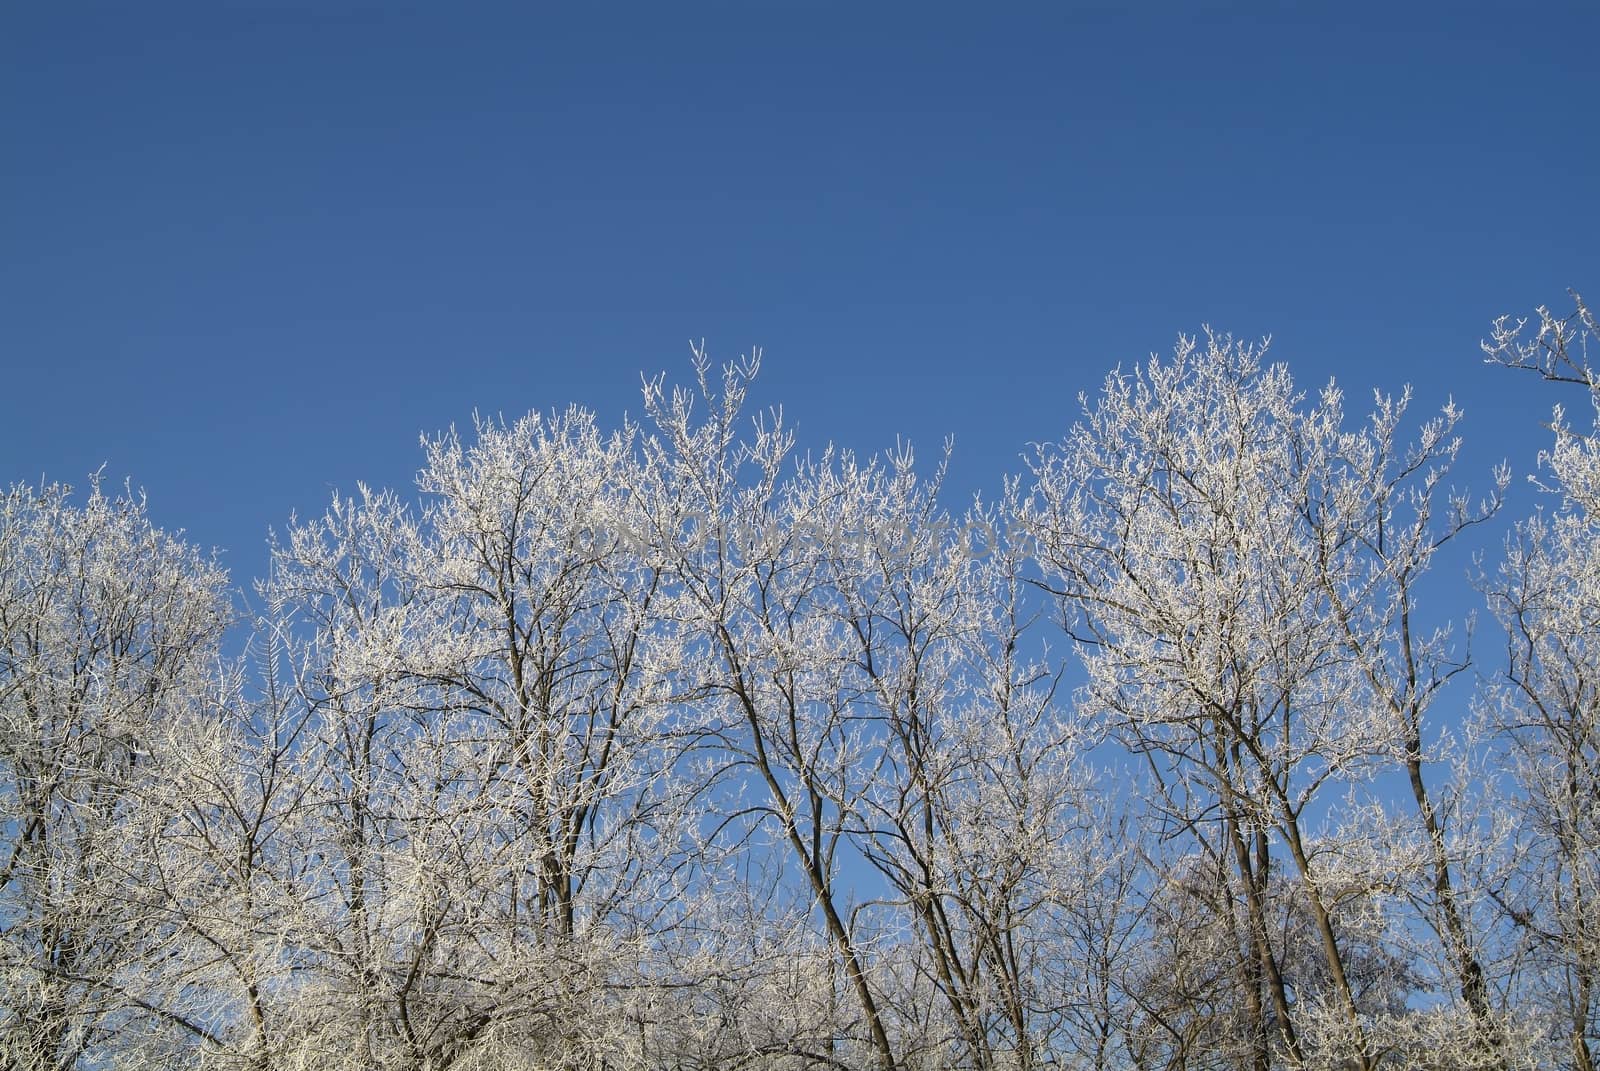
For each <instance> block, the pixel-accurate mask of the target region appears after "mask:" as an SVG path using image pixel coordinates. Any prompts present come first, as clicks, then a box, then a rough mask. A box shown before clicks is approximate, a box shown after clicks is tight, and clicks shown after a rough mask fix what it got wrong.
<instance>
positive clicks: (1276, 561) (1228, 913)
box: [1027, 335, 1497, 1068]
mask: <svg viewBox="0 0 1600 1071" xmlns="http://www.w3.org/2000/svg"><path fill="white" fill-rule="evenodd" d="M1261 358H1262V351H1261V350H1260V349H1259V348H1256V347H1251V346H1245V345H1241V344H1238V343H1235V342H1234V341H1233V340H1231V339H1228V338H1218V337H1216V336H1212V335H1208V336H1207V338H1206V340H1205V342H1204V344H1203V345H1202V344H1201V343H1199V342H1197V341H1196V340H1194V339H1182V340H1180V343H1179V345H1178V348H1177V351H1176V353H1175V355H1174V357H1173V359H1172V360H1171V361H1170V362H1161V361H1159V360H1156V359H1152V360H1151V362H1150V363H1149V364H1148V365H1147V366H1145V367H1144V368H1142V369H1140V370H1138V371H1137V372H1135V373H1133V374H1128V375H1124V374H1114V375H1113V376H1111V377H1110V378H1109V379H1108V380H1107V382H1106V386H1105V390H1104V393H1103V395H1102V397H1101V398H1100V400H1099V401H1098V403H1097V404H1095V405H1093V406H1090V405H1088V403H1085V417H1084V420H1083V421H1082V423H1080V424H1079V425H1078V426H1077V427H1076V428H1075V429H1073V431H1072V432H1071V433H1070V434H1069V436H1068V438H1067V440H1066V441H1065V442H1064V443H1063V444H1061V445H1060V446H1059V447H1055V448H1046V449H1044V450H1041V452H1040V454H1039V457H1038V459H1037V461H1036V463H1035V466H1034V472H1035V476H1036V483H1035V491H1034V497H1033V499H1032V500H1031V502H1030V504H1029V508H1028V513H1027V518H1028V524H1029V525H1030V527H1031V530H1032V531H1033V533H1034V534H1035V537H1036V538H1037V540H1038V545H1039V554H1040V558H1041V561H1042V562H1043V564H1044V565H1045V567H1046V570H1047V573H1048V577H1049V581H1048V586H1049V589H1050V590H1051V591H1052V592H1053V593H1054V594H1055V595H1056V596H1057V597H1058V598H1059V599H1060V600H1061V603H1062V608H1063V615H1064V618H1065V621H1066V625H1067V628H1068V630H1069V633H1070V634H1071V635H1072V637H1073V638H1074V640H1075V641H1076V642H1077V643H1078V645H1079V648H1080V650H1081V651H1082V652H1083V657H1084V660H1085V666H1086V669H1087V672H1088V685H1087V689H1086V697H1087V701H1088V702H1089V703H1091V704H1092V705H1093V706H1095V707H1096V708H1099V709H1103V710H1105V711H1107V712H1108V713H1109V714H1111V715H1112V716H1113V717H1114V718H1115V719H1116V721H1117V724H1118V726H1119V727H1120V731H1121V737H1122V739H1123V740H1124V742H1125V743H1126V745H1127V746H1128V747H1129V748H1130V749H1131V750H1132V751H1133V752H1134V753H1136V754H1138V755H1141V756H1143V757H1144V758H1145V759H1146V760H1147V761H1148V763H1149V768H1150V771H1151V777H1152V784H1153V786H1154V790H1153V796H1152V803H1153V806H1154V808H1155V815H1156V821H1158V822H1159V823H1160V826H1161V832H1162V834H1163V836H1171V835H1175V834H1180V833H1181V834H1184V835H1188V836H1192V837H1193V838H1194V841H1195V843H1196V845H1197V847H1198V848H1199V850H1200V851H1201V852H1202V854H1203V857H1204V858H1206V859H1207V860H1208V861H1209V862H1208V863H1207V865H1206V866H1204V867H1202V868H1200V872H1205V873H1210V874H1212V875H1214V876H1216V878H1217V880H1219V881H1221V882H1223V883H1224V885H1223V888H1222V889H1220V890H1219V893H1220V894H1221V895H1220V897H1219V898H1218V899H1217V900H1215V901H1213V902H1214V904H1215V905H1216V910H1217V912H1218V916H1219V917H1220V918H1221V919H1223V920H1224V921H1227V920H1230V919H1232V918H1233V917H1234V912H1233V909H1232V908H1229V909H1228V910H1224V909H1223V907H1224V905H1238V908H1237V910H1238V915H1237V920H1238V923H1237V924H1238V926H1239V927H1240V930H1241V933H1242V937H1243V941H1242V944H1236V945H1235V946H1234V947H1241V948H1242V949H1244V952H1243V953H1242V955H1241V956H1240V958H1239V961H1238V964H1237V972H1236V973H1237V978H1238V984H1239V986H1240V992H1241V995H1242V999H1243V1001H1244V1003H1245V1006H1246V1008H1247V1016H1246V1021H1247V1022H1248V1023H1249V1024H1251V1025H1250V1027H1249V1028H1248V1033H1249V1036H1251V1037H1252V1038H1254V1044H1255V1050H1254V1054H1253V1057H1252V1063H1253V1065H1254V1066H1255V1067H1257V1068H1265V1067H1267V1066H1269V1065H1270V1064H1271V1063H1272V1062H1273V1060H1274V1059H1275V1055H1274V1054H1275V1052H1276V1053H1279V1054H1281V1055H1282V1057H1283V1058H1285V1059H1287V1060H1288V1061H1289V1062H1290V1063H1291V1064H1296V1065H1298V1064H1301V1063H1303V1062H1304V1061H1306V1060H1307V1059H1310V1058H1311V1056H1312V1055H1313V1054H1314V1053H1322V1052H1324V1051H1327V1050H1329V1047H1330V1046H1331V1047H1332V1049H1333V1050H1336V1052H1337V1055H1338V1056H1339V1058H1342V1059H1347V1060H1350V1061H1352V1062H1353V1063H1354V1065H1355V1066H1358V1067H1362V1068H1367V1067H1372V1066H1374V1065H1375V1064H1376V1063H1377V1061H1378V1059H1379V1057H1380V1054H1381V1053H1382V1052H1383V1051H1384V1050H1385V1045H1384V1043H1383V1042H1382V1040H1381V1039H1380V1038H1378V1037H1376V1036H1374V1034H1373V1024H1374V1023H1376V1022H1378V1021H1379V1018H1380V1017H1379V1016H1378V1013H1379V1012H1381V1011H1382V1010H1383V1006H1382V1001H1381V1000H1380V998H1379V997H1378V995H1377V994H1374V993H1371V992H1366V991H1364V990H1363V988H1362V987H1361V986H1360V985H1358V983H1357V979H1356V978H1355V976H1354V972H1353V970H1352V958H1351V956H1352V947H1353V946H1352V932H1353V930H1354V929H1355V927H1356V925H1357V921H1358V919H1359V917H1360V916H1361V914H1362V913H1363V912H1364V911H1365V910H1367V907H1366V902H1367V901H1368V899H1369V897H1370V894H1371V891H1372V890H1370V889H1368V888H1367V887H1366V883H1365V882H1363V881H1362V880H1361V876H1360V874H1359V871H1357V870H1356V869H1355V868H1356V864H1357V862H1358V860H1359V859H1360V858H1361V857H1362V856H1363V855H1364V854H1366V853H1365V852H1364V850H1363V848H1362V837H1361V834H1360V831H1359V830H1357V829H1354V828H1341V827H1340V824H1339V823H1338V822H1337V821H1336V820H1334V821H1326V820H1319V818H1318V816H1319V814H1322V813H1324V812H1326V810H1327V808H1326V806H1325V801H1326V797H1327V795H1328V793H1329V791H1330V790H1334V789H1339V788H1344V789H1347V790H1350V789H1356V788H1359V787H1360V786H1362V785H1363V784H1364V783H1365V782H1366V781H1367V780H1368V779H1370V778H1371V777H1373V776H1374V775H1375V774H1376V773H1378V772H1379V771H1380V770H1382V769H1384V768H1385V767H1386V766H1387V765H1388V764H1389V763H1390V762H1392V761H1393V760H1394V759H1395V757H1397V756H1398V757H1401V758H1402V761H1404V762H1405V763H1406V764H1407V767H1408V768H1409V769H1412V770H1413V771H1419V770H1420V766H1421V762H1422V761H1423V757H1424V755H1423V752H1422V750H1421V730H1420V718H1421V715H1422V712H1423V711H1424V710H1425V709H1426V706H1427V703H1428V702H1429V701H1430V700H1431V698H1432V696H1433V695H1434V694H1435V693H1436V692H1437V690H1438V688H1439V687H1441V686H1442V684H1443V683H1444V682H1445V681H1446V680H1448V679H1449V677H1450V676H1451V675H1453V673H1455V672H1459V664H1454V663H1449V662H1448V661H1447V660H1445V659H1444V657H1443V655H1444V653H1445V652H1444V648H1443V644H1444V640H1445V637H1444V635H1439V636H1436V637H1434V638H1433V639H1432V640H1431V641H1430V643H1429V644H1428V645H1426V646H1423V645H1421V644H1420V637H1418V636H1415V635H1414V634H1413V633H1412V631H1411V625H1410V617H1409V610H1410V606H1411V595H1410V586H1409V585H1410V584H1411V583H1413V582H1414V580H1415V577H1416V575H1417V574H1418V573H1419V572H1420V571H1421V570H1423V569H1425V568H1426V565H1427V563H1428V560H1429V555H1430V554H1431V552H1432V551H1433V550H1434V549H1435V548H1436V547H1437V546H1438V545H1440V543H1442V542H1444V541H1446V540H1448V539H1449V538H1452V537H1453V536H1454V534H1456V533H1458V532H1459V531H1461V530H1463V529H1464V528H1466V527H1467V526H1469V525H1471V524H1474V523H1476V522H1477V521H1479V520H1481V519H1482V517H1483V516H1485V515H1486V514H1487V513H1490V512H1492V511H1493V509H1494V508H1495V505H1496V504H1497V503H1496V501H1495V500H1491V501H1490V502H1489V503H1487V504H1485V505H1484V506H1483V508H1482V509H1481V510H1473V509H1471V508H1469V506H1468V505H1467V503H1466V502H1465V500H1464V499H1455V498H1452V499H1451V500H1450V501H1449V509H1448V515H1447V517H1446V518H1445V519H1444V521H1443V522H1442V523H1440V524H1439V526H1438V530H1435V529H1434V527H1433V525H1434V523H1435V518H1434V517H1433V503H1434V499H1435V497H1436V494H1437V488H1438V486H1439V480H1440V479H1441V477H1442V473H1443V471H1444V470H1445V469H1447V467H1448V463H1449V461H1450V459H1451V458H1452V457H1453V456H1454V452H1455V441H1454V440H1453V438H1452V437H1451V429H1452V428H1453V426H1454V423H1455V421H1456V419H1457V417H1458V413H1457V412H1456V411H1455V410H1454V409H1453V408H1449V407H1447V408H1446V410H1445V411H1444V414H1443V415H1442V416H1441V417H1440V418H1438V419H1436V420H1434V421H1431V422H1427V423H1425V424H1424V426H1423V428H1422V430H1421V433H1420V436H1419V439H1418V442H1417V444H1416V445H1415V446H1414V447H1412V448H1410V449H1409V450H1404V451H1402V450H1401V449H1400V448H1399V446H1398V444H1397V439H1396V430H1397V428H1398V427H1399V424H1400V421H1401V418H1402V416H1403V414H1404V412H1405V405H1406V399H1405V398H1401V399H1400V400H1399V401H1390V400H1388V399H1384V398H1381V397H1380V398H1379V400H1378V405H1377V408H1376V411H1375V413H1374V415H1373V418H1372V420H1371V421H1370V423H1369V424H1368V426H1367V427H1366V428H1364V429H1362V430H1359V431H1353V432H1352V431H1348V430H1346V429H1345V427H1344V418H1343V399H1342V396H1341V395H1340V393H1339V391H1338V390H1337V389H1336V388H1334V387H1332V386H1329V387H1328V388H1326V389H1324V390H1323V391H1322V392H1321V394H1320V395H1319V396H1318V397H1317V399H1316V401H1315V403H1314V404H1313V405H1311V406H1310V407H1309V408H1303V407H1302V404H1301V403H1302V399H1301V397H1300V396H1299V395H1298V394H1296V393H1295V391H1294V388H1293V384H1292V382H1291V380H1290V378H1289V375H1288V372H1287V371H1286V370H1285V369H1284V368H1283V367H1282V366H1281V365H1275V366H1270V367H1263V366H1262V360H1261ZM1399 511H1403V513H1402V512H1399ZM1413 641H1419V642H1413ZM1396 649H1399V650H1401V651H1402V662H1401V665H1400V666H1399V667H1398V669H1397V667H1396V665H1395V664H1394V661H1393V658H1392V657H1391V655H1392V652H1394V651H1395V650H1396ZM1405 659H1409V660H1410V661H1405ZM1397 674H1398V676H1397ZM1408 674H1409V675H1408ZM1397 680H1398V681H1399V682H1400V683H1398V684H1397V683H1396V682H1397ZM1418 803H1419V806H1420V807H1421V809H1422V811H1423V813H1424V816H1425V817H1426V815H1427V813H1428V811H1427V798H1426V795H1425V792H1421V793H1420V794H1419V796H1418ZM1436 859H1437V856H1436ZM1280 871H1286V872H1287V874H1289V875H1291V876H1292V878H1293V880H1294V882H1295V886H1296V892H1295V899H1296V902H1297V903H1299V904H1300V905H1301V908H1302V909H1303V910H1304V911H1305V914H1306V918H1307V920H1308V921H1309V922H1310V923H1311V925H1312V927H1313V930H1314V932H1315V933H1316V934H1317V944H1318V948H1319V953H1320V959H1321V969H1322V970H1323V971H1324V972H1325V977H1326V979H1327V983H1326V988H1325V989H1324V990H1323V991H1322V995H1321V996H1320V997H1319V995H1318V994H1317V993H1316V992H1315V991H1312V990H1308V989H1307V988H1306V987H1305V986H1304V985H1299V986H1297V985H1296V984H1295V983H1294V981H1293V980H1292V979H1291V977H1290V976H1289V973H1288V962H1287V955H1288V951H1289V950H1288V949H1287V948H1286V947H1285V945H1284V942H1283V940H1282V939H1281V938H1279V937H1277V936H1276V935H1275V934H1274V932H1273V926H1272V913H1273V912H1272V902H1273V898H1274V894H1273V889H1274V888H1275V883H1276V882H1277V880H1278V874H1279V872H1280ZM1441 895H1442V896H1443V897H1444V898H1445V899H1446V900H1448V899H1449V884H1448V881H1446V882H1445V888H1444V889H1443V891H1442V892H1441ZM1448 929H1449V927H1448V925H1447V926H1446V930H1447V931H1448ZM1454 938H1455V934H1453V933H1451V934H1449V935H1448V939H1450V940H1454ZM1467 954H1470V950H1468V953H1467ZM1384 999H1386V998H1384ZM1469 999H1470V998H1469ZM1319 1000H1320V1001H1323V1002H1325V1003H1326V1011H1327V1014H1325V1015H1324V1014H1319V1013H1317V1009H1316V1005H1317V1004H1318V1002H1319ZM1375 1000H1378V1001H1379V1003H1377V1004H1375V1003H1374V1001H1375ZM1308 1031H1312V1033H1313V1035H1314V1036H1304V1035H1306V1034H1307V1032H1308ZM1319 1058H1322V1057H1321V1056H1319Z"/></svg>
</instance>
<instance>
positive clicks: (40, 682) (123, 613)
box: [0, 480, 232, 1069]
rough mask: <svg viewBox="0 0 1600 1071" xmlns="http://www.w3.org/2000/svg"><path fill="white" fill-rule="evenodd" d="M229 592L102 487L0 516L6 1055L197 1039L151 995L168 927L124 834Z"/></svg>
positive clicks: (198, 675) (49, 1060) (42, 498)
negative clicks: (164, 1036) (175, 1037)
mask: <svg viewBox="0 0 1600 1071" xmlns="http://www.w3.org/2000/svg"><path fill="white" fill-rule="evenodd" d="M231 616H232V612H231V609H230V599H229V595H228V591H227V577H226V574H225V573H223V571H222V570H221V569H219V568H217V567H216V566H215V565H213V564H212V563H210V562H208V561H206V560H205V559H204V558H202V557H201V555H200V554H199V553H198V552H197V551H196V550H194V549H193V548H192V547H189V546H187V545H185V544H184V543H183V542H182V541H181V539H180V538H178V537H176V536H171V535H168V534H166V533H164V532H162V531H160V530H159V529H157V528H155V527H154V526H153V525H152V524H151V522H150V519H149V516H148V513H147V511H146V507H145V501H144V499H143V498H142V497H138V496H134V495H133V494H131V493H124V494H122V495H119V496H116V497H111V496H108V495H106V494H105V493H104V491H103V490H102V489H101V487H100V485H99V482H98V480H95V481H94V482H93V483H92V484H91V487H90V492H89V495H88V497H87V499H86V500H85V501H84V503H83V505H82V506H77V505H74V504H73V502H72V500H71V493H70V490H69V489H68V488H67V487H64V486H61V485H58V484H50V485H45V486H43V487H41V488H39V489H37V490H35V489H33V488H30V487H20V486H18V487H12V488H11V489H10V491H9V492H8V493H7V494H6V495H5V497H4V499H3V500H0V1052H3V1053H4V1055H5V1062H6V1063H7V1064H8V1065H10V1066H16V1067H30V1068H31V1067H38V1068H62V1069H65V1068H71V1067H76V1066H81V1065H83V1064H84V1063H85V1062H88V1061H93V1060H97V1059H99V1058H100V1055H101V1053H102V1052H103V1051H105V1050H107V1049H109V1050H111V1051H115V1050H117V1049H120V1048H127V1047H131V1046H133V1045H136V1044H137V1043H138V1042H139V1039H140V1038H141V1037H143V1036H145V1035H148V1034H152V1033H163V1032H166V1031H169V1030H174V1029H176V1030H179V1031H180V1032H186V1033H188V1034H191V1035H200V1036H203V1035H204V1033H205V1027H204V1026H203V1025H202V1024H200V1023H198V1022H195V1021H193V1020H190V1019H188V1018H186V1017H184V1016H183V1015H182V1013H181V1012H179V1011H176V1010H174V1009H172V1008H170V1007H165V1006H163V1004H162V1002H161V1001H160V999H159V998H158V997H157V996H155V995H154V994H152V993H151V992H150V990H149V989H148V987H147V978H146V971H147V969H148V968H149V966H150V964H151V963H152V961H153V960H155V959H159V958H160V957H161V956H162V955H163V954H164V952H165V949H164V947H163V944H164V937H165V935H166V932H167V928H166V926H165V920H164V918H163V916H162V914H161V913H160V911H159V910H158V909H152V907H151V905H149V904H148V902H147V899H146V897H145V896H144V895H143V894H142V893H141V891H140V889H141V886H142V885H143V884H144V882H145V881H146V878H147V877H148V868H149V866H150V865H151V857H150V855H149V854H148V848H149V845H148V844H147V843H144V842H141V840H140V839H139V838H138V837H136V836H131V835H130V833H132V832H133V831H135V830H137V829H139V828H140V823H139V821H138V814H137V812H138V809H139V807H140V805H141V801H142V800H143V798H144V797H145V795H146V792H147V789H148V788H149V787H150V785H151V778H152V777H154V776H157V775H156V773H155V771H156V770H157V769H158V767H159V759H160V758H161V755H160V749H161V747H162V746H163V744H164V742H165V740H166V739H167V738H166V736H165V733H164V729H165V728H166V727H167V726H168V725H170V724H171V723H172V722H174V721H177V720H180V719H186V718H188V717H189V716H191V715H192V714H193V713H194V712H193V710H192V709H191V708H192V707H193V706H194V705H195V704H196V703H197V702H198V701H199V698H200V697H201V696H203V695H205V694H207V692H208V690H209V687H208V685H209V681H208V675H209V674H210V673H211V672H212V671H213V669H214V668H215V666H216V663H217V658H218V643H219V641H220V639H221V636H222V633H223V630H224V629H225V627H226V626H227V624H228V623H229V621H230V619H231Z"/></svg>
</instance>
